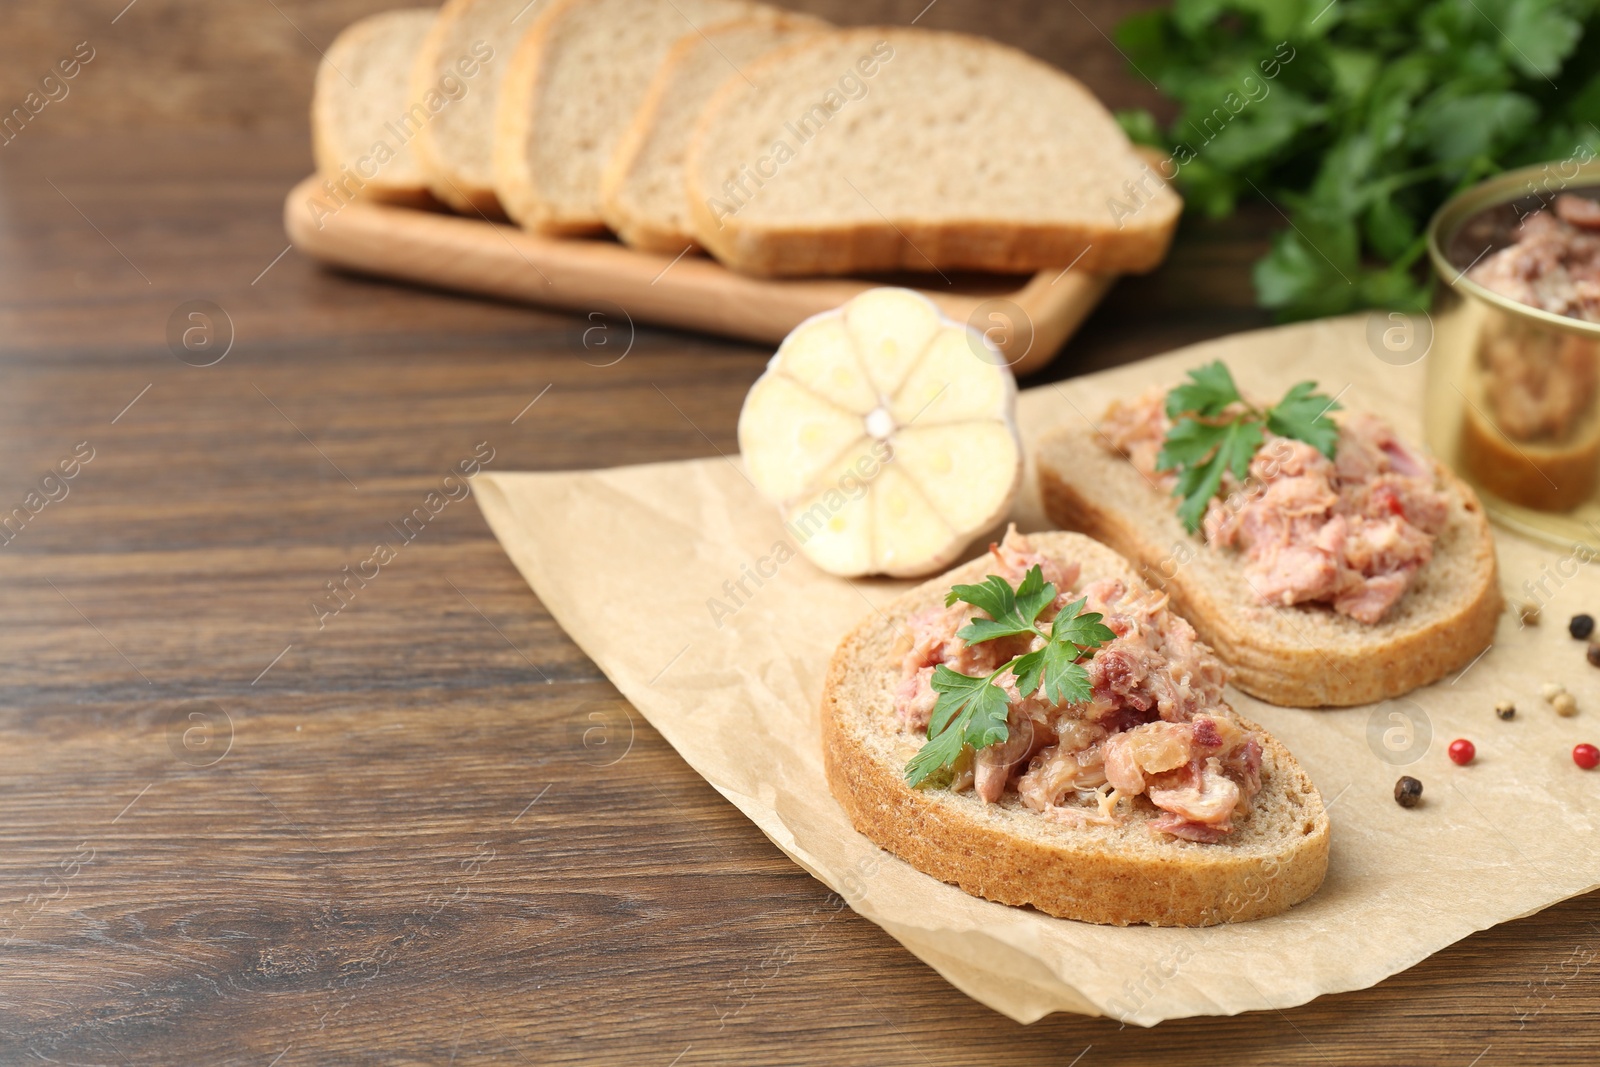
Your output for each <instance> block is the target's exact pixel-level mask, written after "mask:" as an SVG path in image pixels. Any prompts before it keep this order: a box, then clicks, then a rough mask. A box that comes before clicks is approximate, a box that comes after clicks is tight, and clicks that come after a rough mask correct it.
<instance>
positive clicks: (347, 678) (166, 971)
mask: <svg viewBox="0 0 1600 1067" xmlns="http://www.w3.org/2000/svg"><path fill="white" fill-rule="evenodd" d="M30 136H31V134H30ZM25 147H26V149H27V150H26V152H21V151H18V150H17V149H16V148H15V147H13V148H12V149H10V150H8V154H7V155H6V156H5V157H4V160H3V165H4V169H3V170H0V449H3V455H4V457H5V462H4V470H3V473H0V506H3V507H4V508H5V509H6V513H9V509H10V508H11V507H12V506H13V505H20V504H22V503H23V502H24V501H25V500H26V499H27V497H28V494H29V492H30V491H32V490H34V489H35V488H37V487H38V486H39V484H40V479H41V476H43V475H45V474H46V473H47V471H48V470H50V469H51V468H53V467H54V466H55V465H56V464H57V463H58V461H60V460H62V459H64V458H69V457H71V456H72V455H73V453H74V450H75V448H77V447H78V446H79V443H80V442H87V443H88V445H87V447H88V448H89V449H92V452H93V459H92V460H91V461H90V462H89V463H88V464H87V465H85V466H82V467H81V469H80V470H79V471H78V473H77V475H76V477H74V478H73V479H72V480H71V481H69V482H66V483H65V486H64V487H65V490H66V495H65V496H64V497H61V498H60V499H56V500H51V501H48V502H47V503H45V504H44V505H43V506H42V508H41V509H40V510H39V512H38V514H37V515H33V516H31V517H30V518H29V519H28V521H27V523H26V525H25V526H23V527H22V528H21V529H20V530H19V531H17V532H16V533H15V536H14V537H13V538H12V539H11V540H10V541H9V543H6V544H4V545H3V547H0V589H3V591H4V593H3V596H0V647H3V650H4V654H3V656H0V1063H6V1064H10V1063H34V1062H43V1063H69V1064H135V1065H146V1064H168V1063H191V1064H200V1063H207V1064H210V1063H239V1064H247V1063H248V1064H262V1065H266V1064H277V1065H279V1067H290V1065H294V1064H322V1063H386V1064H387V1063H463V1064H465V1063H511V1064H517V1063H526V1064H548V1063H596V1064H601V1063H604V1064H610V1063H615V1064H659V1065H661V1067H668V1065H671V1064H678V1065H681V1067H691V1065H698V1064H710V1063H720V1064H751V1063H763V1064H766V1063H784V1064H825V1063H839V1064H866V1063H871V1064H879V1063H884V1064H887V1063H894V1064H909V1065H920V1064H968V1063H1004V1064H1006V1065H1008V1067H1022V1065H1032V1064H1054V1065H1059V1067H1067V1065H1074V1064H1075V1065H1078V1067H1105V1065H1111V1064H1195V1063H1229V1064H1286V1063H1309V1064H1341V1065H1342V1064H1394V1063H1407V1064H1442V1065H1457V1067H1469V1065H1471V1064H1481V1065H1483V1067H1489V1065H1491V1064H1500V1063H1512V1062H1525V1063H1555V1062H1562V1063H1577V1062H1582V1061H1584V1060H1589V1061H1592V1060H1593V1059H1594V1057H1595V1055H1596V1053H1597V1051H1600V1038H1597V1036H1596V1029H1595V1017H1596V1011H1597V1009H1600V980H1597V975H1600V966H1596V963H1595V961H1596V959H1597V957H1600V896H1591V897H1587V898H1584V899H1579V900H1574V901H1571V902H1568V903H1566V904H1563V905H1560V906H1557V907H1554V908H1552V909H1550V910H1548V911H1546V912H1544V913H1543V914H1540V915H1537V916H1534V917H1532V918H1529V919H1525V920H1522V921H1520V922H1516V923H1510V924H1507V925H1505V926H1502V927H1500V928H1497V929H1495V930H1491V931H1488V932H1486V933H1483V934H1479V935H1477V936H1474V937H1472V938H1469V939H1468V940H1466V941H1464V942H1462V943H1461V944H1458V945H1456V946H1455V947H1453V948H1450V949H1447V950H1446V951H1444V952H1441V953H1439V954H1438V955H1436V956H1435V957H1433V958H1432V959H1430V960H1428V961H1427V962H1425V963H1423V964H1422V965H1420V966H1418V967H1416V968H1415V969H1413V970H1412V971H1410V972H1407V973H1405V974H1402V975H1400V976H1397V977H1395V978H1393V979H1391V980H1390V981H1387V982H1385V983H1383V984H1382V985H1380V986H1378V987H1377V988H1375V989H1370V990H1366V991H1362V992H1356V993H1350V994H1346V995H1341V996H1332V997H1326V998H1323V999H1322V1000H1319V1001H1317V1002H1315V1003H1313V1004H1310V1005H1307V1006H1305V1007H1301V1008H1297V1009H1293V1010H1289V1011H1283V1012H1262V1013H1256V1014H1252V1015H1249V1016H1245V1017H1239V1018H1218V1019H1196V1020H1189V1021H1179V1022H1172V1023H1167V1024H1164V1025H1162V1026H1160V1027H1158V1028H1156V1029H1153V1030H1148V1031H1145V1030H1137V1029H1121V1028H1119V1027H1118V1026H1117V1024H1116V1023H1114V1022H1110V1021H1106V1020H1098V1019H1084V1018H1079V1017H1070V1016H1056V1017H1053V1018H1050V1019H1048V1020H1046V1021H1043V1022H1040V1023H1038V1024H1036V1025H1034V1026H1031V1027H1026V1028H1024V1027H1020V1026H1017V1025H1015V1024H1014V1023H1012V1022H1010V1021H1008V1020H1006V1019H1005V1018H1003V1017H1001V1016H999V1015H996V1014H994V1013H992V1012H990V1011H988V1010H987V1009H985V1008H983V1007H981V1006H979V1005H978V1004H976V1003H975V1002H973V1001H971V1000H968V999H967V998H966V997H964V996H962V995H961V994H960V993H958V992H956V991H955V990H954V989H952V988H951V987H950V986H948V985H947V984H945V982H944V981H943V980H942V979H940V978H939V977H938V976H937V975H936V974H935V973H934V972H933V971H931V970H929V969H928V968H927V967H925V966H923V965H922V964H921V963H920V962H918V961H917V960H916V959H914V958H913V957H911V956H910V955H909V954H907V953H906V952H904V951H903V950H902V949H900V948H899V946H898V945H896V944H895V942H894V941H892V940H891V939H890V938H889V937H888V936H887V935H885V934H884V933H883V932H882V931H880V930H879V929H878V928H877V927H875V926H873V925H871V924H870V923H868V922H866V921H864V920H862V919H859V918H857V917H856V916H855V915H854V914H853V913H852V912H850V911H849V910H848V909H846V908H843V907H842V906H841V902H840V900H839V899H838V898H837V897H835V896H834V895H832V894H831V893H829V892H828V891H827V890H826V889H825V888H824V887H823V886H822V885H820V884H819V883H817V882H816V881H814V880H813V879H812V878H811V877H810V876H808V875H807V874H805V873H804V872H803V871H801V870H800V869H799V868H797V867H795V866H794V865H793V864H792V863H790V862H789V861H788V860H787V859H785V858H784V857H783V856H782V855H781V854H780V853H779V852H778V850H777V849H776V848H774V847H773V846H772V845H771V844H769V843H768V842H767V841H766V840H765V839H764V838H763V837H762V836H761V835H760V834H759V833H758V832H757V831H756V830H755V829H754V828H753V827H752V826H751V825H750V824H748V823H747V822H746V821H745V820H744V819H743V818H742V817H741V816H740V815H739V814H738V813H737V812H736V811H735V810H734V808H733V807H732V806H731V805H729V804H728V803H726V802H725V801H724V800H723V799H722V798H721V797H720V796H718V795H717V794H716V793H715V792H714V791H713V790H712V789H711V788H710V787H708V786H707V785H706V784H705V783H704V782H703V781H702V780H701V779H700V778H699V777H698V776H696V775H695V774H694V772H693V771H691V770H690V769H689V768H688V767H687V766H686V765H685V764H684V763H683V762H682V761H681V760H680V759H679V758H678V756H677V755H676V754H675V753H674V752H673V750H672V749H671V748H670V747H669V746H668V745H667V744H666V743H665V742H663V741H662V739H661V738H660V737H659V736H658V735H657V734H656V733H655V732H654V731H652V730H651V729H650V727H649V726H648V725H647V724H645V723H644V722H643V720H642V719H640V718H639V717H638V715H637V713H630V712H629V710H628V709H627V708H626V706H625V705H623V704H622V703H620V702H619V700H618V698H617V694H616V692H615V690H614V689H612V687H611V686H610V685H609V684H608V683H607V682H606V680H605V679H604V678H603V677H602V676H601V675H600V673H599V672H598V671H597V670H596V669H595V667H594V665H593V664H592V663H590V662H589V661H588V660H587V659H586V658H585V657H584V656H583V655H582V653H580V652H579V651H578V649H577V648H576V647H575V646H574V645H573V644H572V643H571V641H570V640H568V639H567V637H566V636H565V635H564V634H563V633H562V632H561V630H560V629H559V628H558V627H557V626H556V625H555V624H554V623H553V622H552V621H551V619H550V618H549V616H548V615H547V614H546V613H545V612H544V610H543V609H542V607H541V605H540V604H539V601H538V600H537V599H536V598H535V597H534V596H533V594H532V593H531V592H530V591H529V590H528V588H527V587H526V586H525V585H524V584H523V582H522V581H521V579H520V578H519V577H518V575H517V573H516V572H515V571H514V570H513V569H512V567H511V565H510V564H509V563H508V562H507V561H506V559H505V557H504V556H503V555H502V554H501V552H500V550H499V548H498V546H497V545H496V543H495V541H494V539H493V538H492V537H491V536H490V534H489V531H488V529H487V528H486V526H485V525H484V522H483V519H482V518H481V517H480V515H479V514H478V512H477V510H476V507H475V506H474V505H473V504H472V503H470V502H465V501H463V502H460V503H454V504H451V505H449V506H448V507H447V508H446V509H445V510H444V511H443V512H441V513H440V514H439V515H438V517H437V518H436V519H435V520H434V521H433V522H432V523H430V524H429V525H428V526H427V527H426V529H425V530H424V532H423V533H421V534H420V535H419V536H417V537H416V539H415V540H414V541H412V542H410V543H409V544H407V545H406V547H405V548H404V550H403V552H402V554H401V555H400V556H399V558H398V559H397V560H396V561H395V562H394V563H393V564H391V565H389V566H386V567H384V568H383V569H382V571H381V574H380V576H379V577H378V578H376V579H374V580H372V581H371V582H369V583H367V584H366V586H365V587H364V588H362V587H358V586H355V585H348V586H344V588H345V589H347V590H348V593H347V597H348V605H347V606H345V607H343V609H342V610H340V611H339V612H338V614H337V615H333V616H331V617H330V616H327V615H323V616H322V617H321V618H320V619H319V613H318V612H317V611H316V610H315V609H314V608H313V606H312V605H313V603H315V602H318V601H322V602H324V603H328V602H329V601H324V600H322V598H324V597H325V596H326V595H327V593H328V585H327V583H330V582H342V581H343V580H344V575H345V573H346V572H345V571H344V570H343V568H345V567H347V566H351V567H353V566H354V565H355V564H357V563H358V562H359V561H361V560H363V559H365V558H366V557H367V556H368V555H370V553H371V548H372V546H373V544H374V542H375V541H377V540H379V539H390V540H393V538H392V536H391V533H390V531H389V530H388V528H387V523H389V522H398V521H399V520H400V519H401V518H402V517H403V516H405V515H406V514H408V513H409V512H410V511H411V509H412V508H413V507H415V506H417V505H418V504H419V503H420V502H421V501H422V498H423V497H424V496H425V494H426V493H427V492H428V491H429V490H430V489H433V488H435V487H437V486H438V485H439V484H440V482H441V479H442V478H443V477H444V475H445V474H447V473H448V472H449V471H450V470H451V469H452V468H453V467H454V466H455V465H456V463H457V462H458V461H459V460H461V459H463V458H465V457H467V456H469V455H471V454H472V453H473V452H474V450H475V447H476V446H477V445H478V443H479V442H488V447H490V448H492V449H493V451H494V458H493V461H492V464H491V466H492V468H493V469H496V470H537V469H557V468H569V467H596V466H606V465H612V464H624V463H637V462H642V461H649V460H664V459H679V458H687V457H693V456H703V455H710V454H713V451H714V450H724V451H731V450H733V448H734V447H735V445H734V421H735V417H736V414H737V412H738V408H739V404H740V401H741V399H742V397H743V395H744V392H745V390H746V388H747V387H748V386H749V384H750V382H751V381H752V380H753V379H754V378H755V376H756V375H757V374H758V373H759V371H760V369H761V367H762V365H763V363H764V361H765V360H766V358H767V356H768V354H769V353H768V352H767V351H765V350H763V349H758V348H754V347H751V346H748V345H743V344H735V343H730V342H724V341H719V340H715V339H711V338H706V337H696V336H689V335H684V334H676V333H670V332H665V331H656V330H651V329H643V328H641V329H640V330H639V331H638V334H637V337H636V338H635V339H634V344H633V347H632V350H631V351H630V352H629V354H628V356H627V357H626V358H625V359H623V360H622V361H621V362H619V363H616V364H615V365H612V366H604V367H601V366H596V365H594V364H596V363H599V362H603V360H600V359H597V358H596V357H595V355H594V353H593V351H592V350H591V349H586V348H585V347H584V345H583V342H582V338H583V331H584V329H585V328H587V326H588V325H590V324H589V323H587V322H585V321H584V320H582V319H579V318H576V317H572V316H559V315H554V314H547V313H543V312H539V311H536V310H531V309H526V308H521V307H512V306H506V305H498V304H493V303H487V302H480V301H474V300H469V299H465V298H458V297H453V296H446V295H440V294H435V293H430V292H424V291H420V290H415V289H407V288H401V287H395V286H390V285H386V284H381V283H377V282H369V281H366V280H362V279H358V278H352V277H343V276H338V275H334V274H330V273H327V272H325V271H323V270H321V269H319V268H317V267H316V266H314V265H312V264H310V263H307V262H305V261H304V260H302V259H301V258H300V257H299V256H298V255H297V254H296V253H293V252H289V253H288V254H282V253H283V252H284V247H285V244H286V243H287V242H286V240H285V238H284V236H283V232H282V229H281V225H280V221H279V209H280V204H281V199H282V196H283V193H284V190H285V189H286V188H288V186H289V185H290V184H291V183H292V182H293V181H294V180H296V179H297V178H299V177H301V176H302V175H303V174H304V173H305V172H306V171H307V169H308V167H309V158H308V153H307V151H306V148H305V144H304V141H303V139H302V137H301V136H300V135H298V134H296V135H284V136H279V135H268V134H261V133H254V134H249V133H236V134H227V133H215V132H212V133H204V134H173V135H170V136H157V135H153V134H142V135H139V136H125V137H119V136H114V135H108V134H104V133H101V134H96V135H93V136H85V137H74V136H66V135H52V134H49V133H48V131H41V132H40V134H39V136H37V137H34V138H33V140H32V141H30V143H29V144H28V145H26V146H25ZM1273 221H1274V217H1273V216H1271V214H1270V213H1269V212H1260V213H1255V212H1250V213H1247V214H1245V215H1244V216H1242V217H1241V218H1239V219H1236V220H1235V221H1234V222H1232V223H1229V224H1227V225H1186V227H1185V230H1184V232H1183V235H1182V238H1181V240H1180V242H1179V244H1178V247H1177V249H1176V251H1175V253H1174V255H1173V257H1172V259H1171V261H1170V262H1169V263H1168V265H1167V266H1166V267H1164V268H1163V269H1162V270H1161V271H1160V272H1159V273H1158V274H1156V275H1154V276H1152V277H1149V278H1144V279H1137V280H1128V281H1125V282H1123V283H1122V284H1121V285H1119V286H1118V288H1117V289H1116V290H1115V291H1114V293H1113V295H1112V297H1111V298H1110V300H1109V301H1108V302H1107V303H1106V304H1105V305H1104V307H1103V308H1102V310H1101V311H1100V312H1098V313H1097V314H1096V316H1095V317H1094V319H1093V320H1092V321H1091V322H1090V323H1089V325H1088V326H1087V328H1086V329H1085V330H1084V331H1083V333H1082V334H1081V336H1080V337H1079V338H1078V339H1077V340H1076V341H1075V342H1074V343H1073V344H1072V345H1071V346H1070V349H1069V351H1068V352H1067V353H1066V354H1065V355H1064V356H1063V358H1062V359H1061V361H1060V362H1059V363H1058V365H1057V366H1056V368H1054V369H1053V370H1052V371H1051V372H1050V374H1051V375H1055V376H1063V375H1067V374H1071V373H1075V372H1078V371H1081V370H1084V369H1088V368H1093V367H1099V366H1105V365H1108V364H1112V363H1116V362H1120V361H1124V360H1128V359H1133V358H1137V357H1140V356H1144V355H1148V354H1152V353H1155V352H1157V351H1161V350H1163V349H1166V348H1168V347H1171V346H1174V345H1177V344H1180V343H1185V342H1188V341H1192V340H1198V339H1201V338H1205V337H1211V336H1215V335H1218V334H1221V333H1225V332H1228V331H1231V330H1235V329H1242V328H1248V327H1250V326H1254V325H1259V324H1262V323H1263V322H1264V321H1265V320H1264V318H1263V316H1262V315H1261V314H1260V313H1259V312H1258V311H1256V310H1255V309H1253V308H1252V307H1251V304H1250V296H1249V293H1248V286H1247V278H1248V265H1249V263H1250V262H1251V260H1252V259H1253V258H1254V257H1255V256H1256V255H1258V254H1259V252H1260V251H1261V249H1262V247H1263V245H1264V239H1265V234H1266V233H1267V231H1268V229H1269V228H1270V226H1271V224H1272V222H1273ZM193 300H208V301H211V302H213V303H215V304H217V305H219V306H220V307H221V308H223V309H225V311H226V313H227V316H228V317H229V318H230V319H231V321H232V327H233V333H234V340H233V345H232V348H231V350H230V351H228V352H227V354H226V356H225V358H222V359H221V360H220V362H218V363H216V364H215V365H212V366H208V367H199V366H191V365H188V364H186V363H184V362H180V361H179V360H178V359H177V358H175V357H174V355H173V354H172V352H171V351H170V350H169V346H168V343H167V330H168V322H169V318H170V317H171V315H172V314H173V312H174V310H175V309H177V308H178V307H179V306H180V305H183V304H185V303H186V302H188V301H193ZM591 340H592V338H591ZM194 362H198V361H194ZM1024 384H1027V383H1024ZM534 401H537V402H536V403H535V402H534ZM530 404H531V405H532V406H529V405H530ZM46 488H47V489H49V490H50V492H51V494H52V495H55V496H60V494H61V492H62V488H63V487H62V485H60V484H58V483H55V482H50V483H47V485H46ZM36 499H38V498H36ZM46 499H47V498H46ZM626 607H627V606H626V605H618V610H626ZM319 622H320V624H321V628H319ZM619 757H620V758H619ZM213 761H214V762H213ZM1394 907H1395V908H1398V909H1404V908H1405V907H1406V902H1405V901H1404V900H1396V901H1394Z"/></svg>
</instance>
